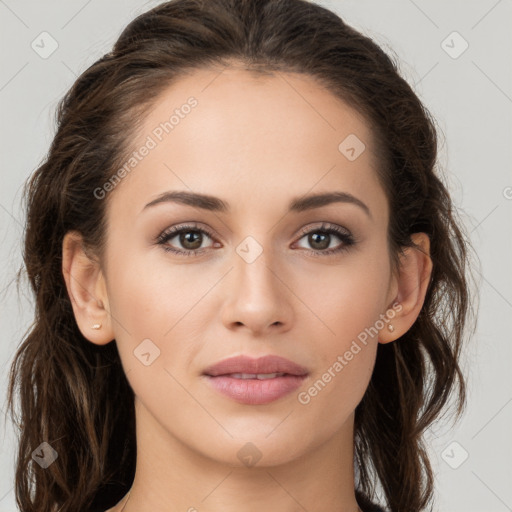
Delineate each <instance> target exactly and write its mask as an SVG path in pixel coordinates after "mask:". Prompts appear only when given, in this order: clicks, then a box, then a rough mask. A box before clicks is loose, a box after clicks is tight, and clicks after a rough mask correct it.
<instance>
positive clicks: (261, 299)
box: [222, 251, 293, 336]
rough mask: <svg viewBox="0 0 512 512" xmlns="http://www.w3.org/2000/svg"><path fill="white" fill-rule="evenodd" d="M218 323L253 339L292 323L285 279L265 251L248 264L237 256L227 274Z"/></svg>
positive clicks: (272, 332) (284, 329)
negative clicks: (248, 334) (244, 330)
mask: <svg viewBox="0 0 512 512" xmlns="http://www.w3.org/2000/svg"><path fill="white" fill-rule="evenodd" d="M228 280H229V281H228V285H227V289H226V297H227V298H226V300H225V302H224V304H223V309H222V322H223V324H224V325H225V327H226V328H228V329H230V330H243V329H244V328H245V329H247V330H249V331H250V333H251V334H252V335H253V336H265V335H268V334H275V333H276V332H285V331H287V330H288V329H290V328H291V325H292V322H293V308H292V304H291V302H290V301H291V300H292V298H293V294H292V292H291V291H290V287H289V284H288V283H287V282H286V281H287V279H286V276H285V275H284V272H283V271H280V270H279V266H277V265H276V264H275V261H274V262H271V261H270V259H269V258H268V257H267V254H266V252H265V251H263V252H262V254H260V256H259V257H258V258H257V259H256V260H255V261H252V262H250V263H249V262H247V261H245V260H244V259H243V258H242V257H239V256H238V255H237V254H235V256H234V268H233V270H232V271H231V272H230V273H229V277H228Z"/></svg>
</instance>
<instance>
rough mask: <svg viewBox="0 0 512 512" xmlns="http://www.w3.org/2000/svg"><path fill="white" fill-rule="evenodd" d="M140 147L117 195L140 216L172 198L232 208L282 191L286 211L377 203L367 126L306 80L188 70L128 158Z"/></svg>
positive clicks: (224, 70)
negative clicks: (305, 197) (166, 194)
mask: <svg viewBox="0 0 512 512" xmlns="http://www.w3.org/2000/svg"><path fill="white" fill-rule="evenodd" d="M144 146H146V147H149V148H150V149H149V150H145V151H144V153H145V155H144V156H143V157H140V155H139V156H138V158H137V161H136V162H135V164H134V165H133V166H127V169H128V170H129V172H127V173H125V175H126V177H124V178H123V179H122V182H121V183H120V185H118V186H117V189H118V190H116V194H114V196H115V195H117V194H118V193H121V194H122V195H123V196H125V199H127V198H128V196H130V197H129V198H128V200H129V201H130V202H131V203H132V205H133V204H137V205H138V209H139V210H140V208H142V206H143V204H142V201H144V204H145V203H146V202H148V201H149V200H150V199H151V198H152V197H154V196H155V195H156V194H158V193H161V192H163V191H166V190H171V189H180V190H185V189H191V190H193V191H195V192H202V193H207V194H211V195H216V196H219V197H226V198H228V201H229V196H230V194H232V193H233V192H235V191H236V195H237V197H238V198H247V199H250V198H252V199H254V198H256V197H257V198H258V199H259V200H262V199H265V200H267V201H268V200H270V199H271V196H272V191H276V190H278V191H280V192H281V194H282V192H283V191H286V193H287V194H286V198H284V199H283V200H286V202H288V199H289V197H290V196H297V195H302V194H305V193H306V192H308V191H310V190H312V191H313V192H315V191H323V190H325V189H328V188H332V187H337V188H338V189H340V188H341V189H343V190H347V191H348V192H351V193H353V194H355V195H358V194H359V195H361V194H363V193H364V195H365V196H366V197H368V195H372V194H374V195H375V194H378V193H379V192H378V190H377V189H376V187H378V183H377V180H376V172H375V171H376V167H375V166H376V159H375V152H374V148H373V136H372V132H371V129H370V126H368V123H367V122H366V121H365V119H364V118H363V116H362V115H361V114H360V113H359V112H358V111H357V110H356V109H355V108H353V107H351V106H350V105H348V104H347V103H345V102H344V101H342V100H340V99H339V98H337V97H336V96H334V95H333V94H332V93H330V92H329V91H328V90H327V89H325V88H324V87H322V86H321V85H320V84H319V83H318V82H317V81H316V80H315V79H314V78H312V77H310V76H307V75H301V74H294V73H281V72H277V73H272V74H270V75H260V74H255V73H253V72H249V71H247V70H245V69H238V68H231V67H229V68H225V67H223V68H210V69H200V70H194V71H192V72H190V73H188V74H186V75H185V76H183V77H181V78H180V79H178V80H177V81H176V82H174V83H173V84H171V85H169V87H167V88H166V89H165V90H164V91H163V92H162V93H161V94H160V96H159V97H158V99H157V101H156V102H155V103H154V105H153V106H152V108H151V110H150V111H149V113H148V115H147V116H146V117H145V119H144V122H143V124H142V125H141V128H140V130H139V131H138V134H137V137H136V140H134V141H133V150H134V151H137V150H138V149H142V148H143V147H144ZM347 151H348V152H347ZM139 153H141V152H139ZM354 153H355V156H356V158H354ZM123 189H124V192H123ZM313 189H315V190H313ZM316 189H318V190H316ZM372 190H373V192H372ZM375 199H377V198H375ZM113 200H114V202H115V201H116V199H115V197H114V199H113ZM370 200H371V199H370ZM258 204H261V203H258Z"/></svg>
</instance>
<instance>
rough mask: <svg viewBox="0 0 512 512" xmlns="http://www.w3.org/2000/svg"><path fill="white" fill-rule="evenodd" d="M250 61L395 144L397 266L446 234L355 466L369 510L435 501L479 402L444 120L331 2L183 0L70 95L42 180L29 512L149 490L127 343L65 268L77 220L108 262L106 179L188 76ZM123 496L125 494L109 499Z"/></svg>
mask: <svg viewBox="0 0 512 512" xmlns="http://www.w3.org/2000/svg"><path fill="white" fill-rule="evenodd" d="M233 60H235V61H238V62H241V63H243V64H244V65H245V66H246V67H247V69H251V70H254V71H255V72H265V73H269V72H270V73H272V72H296V73H303V74H306V75H309V76H311V77H314V78H315V79H317V80H318V83H320V84H322V85H324V86H325V87H327V88H328V90H330V91H331V92H332V94H334V95H336V96H337V97H339V98H341V99H342V100H345V101H348V102H349V104H351V105H353V106H355V107H356V108H357V109H358V110H359V111H360V112H361V113H362V115H364V116H365V119H366V120H367V122H368V123H369V125H370V126H371V127H372V130H373V134H374V135H375V138H376V141H377V150H378V153H379V162H380V167H379V169H378V174H379V179H380V181H381V183H382V186H383V187H384V190H385V192H386V195H387V198H388V201H389V206H390V212H391V213H390V220H389V232H388V241H389V247H390V258H391V259H392V261H393V263H394V268H395V269H396V268H398V263H399V255H400V252H401V251H402V250H403V249H404V248H405V247H408V246H411V245H413V242H412V241H411V237H410V235H411V234H412V233H415V232H425V233H427V234H428V235H429V237H430V239H431V245H430V247H431V259H432V262H433V271H432V277H431V281H430V283H429V287H428V289H427V293H426V297H425V301H424V305H423V308H422V310H421V312H420V314H419V317H418V319H417V321H416V322H415V323H414V325H413V326H412V327H411V329H410V330H409V331H408V332H407V333H406V334H404V335H403V336H402V337H401V338H400V339H399V340H397V341H395V342H393V343H388V344H379V346H378V351H377V360H376V364H375V368H374V372H373V375H372V378H371V382H370V384H369V387H368V389H367V391H366V393H365V395H364V397H363V399H362V401H361V402H360V404H359V405H358V406H357V408H356V411H355V462H356V465H357V468H358V474H359V478H358V482H357V485H356V491H357V494H356V496H357V498H358V501H359V503H360V505H361V506H364V504H365V503H367V502H368V500H373V499H374V498H375V497H376V496H377V494H376V491H377V485H378V483H379V482H380V485H381V486H382V490H383V493H384V497H385V499H386V505H387V506H388V507H389V509H390V510H391V511H393V512H416V511H420V510H424V509H425V508H426V507H427V506H430V505H431V504H432V502H433V495H434V477H433V472H432V469H431V465H430V463H429V459H428V456H427V454H426V451H425V446H424V444H423V441H422V438H423V433H424V432H425V430H426V429H427V428H428V427H429V426H430V425H431V424H432V423H433V422H434V420H436V419H437V418H438V416H439V415H440V413H441V412H442V410H443V409H444V408H445V406H447V405H448V399H449V398H450V397H451V396H453V397H455V399H456V402H455V403H456V413H457V418H458V417H459V416H460V414H461V413H462V412H463V409H464V406H465V400H466V384H465V378H464V376H463V373H462V372H461V369H460V366H459V363H460V357H461V349H462V346H463V338H464V333H465V332H466V329H467V323H468V320H469V319H470V317H471V313H472V312H473V309H472V301H471V300H470V298H471V294H470V293H469V290H470V287H469V279H470V277H471V275H470V272H469V270H470V266H469V265H468V262H469V257H468V255H469V252H468V251H469V250H470V244H469V240H468V237H467V235H466V234H465V232H464V229H463V225H462V223H461V222H460V220H459V218H458V214H457V211H456V210H455V208H454V207H453V205H452V201H451V198H450V196H449V193H448V191H447V188H446V186H445V184H444V183H443V178H442V176H441V174H440V172H439V169H438V167H439V165H438V163H437V137H438V135H437V131H436V127H435V121H434V119H433V118H432V116H431V115H430V114H429V112H428V111H427V110H426V108H425V107H424V106H423V105H422V103H421V102H420V100H419V99H418V97H417V96H416V95H415V93H414V92H413V90H412V88H411V87H410V86H409V85H408V84H407V82H406V81H405V80H404V79H403V78H402V77H401V76H400V74H399V67H398V64H397V63H396V62H395V61H394V60H393V59H392V58H390V57H389V56H388V55H387V54H386V53H384V51H383V50H382V49H381V48H380V47H379V46H378V45H376V44H375V43H374V42H373V41H372V40H371V39H370V38H368V37H366V36H364V35H362V34H361V33H359V32H358V31H356V30H354V29H353V28H351V27H350V26H348V25H347V24H345V22H344V21H343V20H342V19H340V18H339V17H338V16H337V15H335V14H334V13H332V12H331V11H329V10H327V9H325V8H323V7H321V6H319V5H316V4H314V3H311V2H308V1H306V0H208V1H202V0H172V1H170V2H166V3H163V4H161V5H159V6H157V7H155V8H154V9H152V10H150V11H148V12H146V13H144V14H142V15H140V16H138V17H137V18H136V19H135V20H133V21H132V22H131V23H130V24H129V25H128V26H127V27H126V28H125V30H124V31H123V32H122V34H121V35H120V36H119V38H118V40H117V42H116V43H115V45H114V47H113V49H112V51H111V52H109V53H107V54H105V55H104V56H103V57H102V58H100V59H99V60H97V61H96V62H95V63H94V64H93V65H91V66H90V67H89V68H88V69H87V70H85V71H84V72H83V73H82V74H81V75H80V76H79V77H78V79H77V80H76V82H75V83H74V84H73V86H72V87H71V89H70V90H69V91H68V92H67V94H66V95H65V96H64V98H63V99H62V100H61V102H60V103H59V106H58V112H57V130H56V134H55V136H54V139H53V141H52V144H51V147H50V149H49V152H48V154H47V156H46V157H45V159H44V161H43V162H42V164H41V165H40V166H39V167H38V169H37V170H36V171H35V172H34V174H33V176H32V177H31V178H30V180H28V181H27V183H26V187H25V195H24V200H25V202H26V211H27V221H26V232H25V239H24V252H23V258H24V266H25V267H26V273H27V276H28V279H29V281H30V286H31V288H32V290H33V293H34V294H35V301H36V302H35V308H36V310H35V320H34V322H33V324H32V325H31V326H30V328H29V330H28V332H27V333H26V335H25V336H24V339H23V340H22V344H21V345H20V347H19V349H18V350H17V352H16V354H15V357H14V360H13V363H12V367H11V373H10V380H9V390H8V406H9V411H10V412H11V415H12V417H13V420H14V422H15V424H16V426H17V428H18V429H19V432H20V433H19V450H18V453H17V466H16V476H15V478H16V480H15V492H16V500H17V504H18V506H19V507H20V509H21V510H22V511H23V512H32V511H34V512H35V511H37V512H54V511H56V510H59V511H61V512H67V511H70V512H76V511H79V510H87V509H88V507H90V506H91V505H92V504H96V505H98V504H100V505H103V506H104V507H105V508H109V507H111V506H113V505H114V504H115V503H116V502H117V501H118V500H119V499H120V498H121V497H122V496H123V495H124V494H125V492H126V491H127V490H128V489H129V487H130V486H131V483H132V481H133V477H134V471H135V461H136V451H135V447H136V445H135V413H134V394H133V391H132V389H131V387H130V386H129V384H128V381H127V379H126V377H125V375H124V372H123V368H122V366H121V364H120V359H119V355H118V352H117V348H116V344H115V342H113V343H109V344H107V345H106V346H97V345H95V344H93V343H91V342H89V341H88V340H87V339H85V338H84V337H83V336H82V334H81V333H80V331H79V329H78V326H77V323H76V321H75V318H74V315H73V310H72V307H71V302H70V298H69V296H68V293H67V290H66V287H65V282H64V279H63V275H62V254H61V251H62V240H63V237H64V235H65V233H66V232H68V231H70V230H76V231H78V232H80V233H81V234H82V236H83V238H84V241H85V244H86V247H87V248H89V249H90V251H91V254H95V255H98V257H99V258H100V259H101V256H102V254H103V250H104V247H105V213H106V205H107V201H106V200H97V199H95V195H94V191H95V190H96V189H97V188H98V187H101V186H102V185H103V184H104V183H106V182H107V181H108V180H109V178H111V176H112V175H113V174H114V172H115V171H116V170H118V169H119V167H120V166H121V165H122V163H123V162H124V161H125V160H126V155H127V154H128V151H129V148H130V142H131V140H132V136H133V135H134V133H135V130H136V129H137V128H138V126H140V122H141V121H142V119H143V118H144V115H146V114H147V113H148V111H149V109H150V107H151V106H152V104H154V102H155V100H156V99H157V98H158V95H159V93H161V92H162V91H163V90H164V89H166V88H167V87H169V86H170V85H171V84H172V83H173V82H175V81H176V80H178V79H179V77H180V76H182V74H183V73H184V72H187V71H190V70H193V69H199V68H205V67H208V66H210V65H217V64H220V65H229V62H232V61H233ZM136 120H137V121H136ZM107 199H108V197H107ZM22 270H23V268H22V269H20V272H19V273H18V277H19V276H20V275H21V273H22ZM15 396H16V397H17V398H18V399H19V403H20V411H19V414H18V415H17V414H16V411H15V404H14V398H15ZM43 441H45V442H48V443H49V444H50V445H51V447H52V448H53V449H54V450H55V451H56V452H57V454H58V458H57V459H56V460H55V461H54V462H53V463H52V464H51V465H49V466H48V467H47V468H42V467H40V465H39V464H35V463H34V460H32V458H33V457H32V454H33V452H34V450H36V449H37V448H38V447H39V446H40V444H41V443H42V442H43ZM107 491H108V492H109V493H111V494H110V496H117V497H116V499H114V500H113V501H110V502H107V501H106V500H107V498H106V497H105V496H106V495H107V494H106V493H107Z"/></svg>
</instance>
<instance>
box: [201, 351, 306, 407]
mask: <svg viewBox="0 0 512 512" xmlns="http://www.w3.org/2000/svg"><path fill="white" fill-rule="evenodd" d="M233 373H249V374H261V373H285V374H286V375H283V376H276V377H273V378H270V379H261V380H260V379H256V378H254V379H240V378H236V377H232V376H230V374H233ZM203 375H204V377H205V378H206V379H207V381H208V383H209V384H210V385H211V386H212V387H213V389H215V390H216V391H218V392H219V393H221V394H223V395H225V396H227V397H229V398H231V399H232V400H234V401H236V402H238V403H242V404H247V405H263V404H267V403H270V402H273V401H275V400H278V399H279V398H282V397H284V396H286V395H288V394H289V393H291V392H293V391H294V390H296V389H297V388H298V387H300V386H301V385H302V383H303V382H304V380H305V379H306V377H307V375H308V370H307V369H306V368H304V367H303V366H301V365H299V364H297V363H294V362H293V361H290V360H289V359H285V358H283V357H280V356H275V355H267V356H264V357H260V358H256V359H255V358H251V357H248V356H235V357H230V358H228V359H224V360H222V361H220V362H219V363H216V364H214V365H212V366H210V367H208V368H207V369H206V370H204V372H203Z"/></svg>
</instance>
